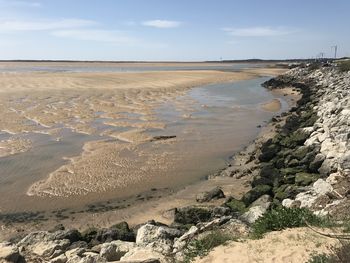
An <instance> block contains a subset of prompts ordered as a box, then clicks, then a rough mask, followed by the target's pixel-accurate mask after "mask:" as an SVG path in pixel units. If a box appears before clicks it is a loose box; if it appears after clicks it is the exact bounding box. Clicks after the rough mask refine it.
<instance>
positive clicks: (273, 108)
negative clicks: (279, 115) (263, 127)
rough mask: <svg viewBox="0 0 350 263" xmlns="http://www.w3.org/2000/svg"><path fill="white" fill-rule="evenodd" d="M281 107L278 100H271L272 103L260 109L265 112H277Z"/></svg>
mask: <svg viewBox="0 0 350 263" xmlns="http://www.w3.org/2000/svg"><path fill="white" fill-rule="evenodd" d="M281 106H282V105H281V102H280V100H279V99H273V100H272V101H270V102H268V103H265V104H263V105H261V108H262V109H263V110H266V111H271V112H277V111H279V110H280V109H281Z"/></svg>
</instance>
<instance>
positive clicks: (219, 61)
mask: <svg viewBox="0 0 350 263" xmlns="http://www.w3.org/2000/svg"><path fill="white" fill-rule="evenodd" d="M309 61H314V60H313V59H237V60H204V61H181V60H179V61H172V60H170V61H141V60H140V61H133V60H129V61H128V60H125V61H122V60H69V59H57V60H55V59H0V62H38V63H41V62H56V63H67V62H69V63H140V64H148V63H157V64H162V63H174V64H177V63H186V64H187V63H188V64H191V63H279V62H286V63H287V62H309Z"/></svg>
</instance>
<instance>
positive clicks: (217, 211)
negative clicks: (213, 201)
mask: <svg viewBox="0 0 350 263" xmlns="http://www.w3.org/2000/svg"><path fill="white" fill-rule="evenodd" d="M230 213H231V210H230V208H228V207H225V206H215V207H214V208H213V209H212V212H211V214H212V217H221V216H227V215H229V214H230Z"/></svg>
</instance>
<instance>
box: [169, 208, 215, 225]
mask: <svg viewBox="0 0 350 263" xmlns="http://www.w3.org/2000/svg"><path fill="white" fill-rule="evenodd" d="M210 218H211V211H210V210H209V209H208V208H204V207H195V206H188V207H183V208H179V209H176V211H175V219H174V221H175V222H176V223H181V224H184V225H187V224H197V223H199V222H207V221H209V220H210Z"/></svg>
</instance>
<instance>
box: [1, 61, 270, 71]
mask: <svg viewBox="0 0 350 263" xmlns="http://www.w3.org/2000/svg"><path fill="white" fill-rule="evenodd" d="M50 64H51V65H46V64H45V63H36V62H35V63H23V62H22V63H20V64H12V63H6V62H5V63H0V72H144V71H173V70H175V71H177V70H224V71H239V70H241V69H244V68H258V67H265V66H266V64H265V63H260V64H251V63H223V64H222V65H219V64H218V63H215V64H214V65H208V64H205V65H200V64H198V65H184V64H183V65H169V66H157V65H152V66H143V65H142V64H137V65H135V66H128V65H123V63H116V64H114V65H113V64H108V65H103V64H102V65H101V64H99V65H98V66H95V65H94V63H84V65H79V64H78V65H74V63H73V65H70V66H69V65H68V66H67V65H60V63H50Z"/></svg>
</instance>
